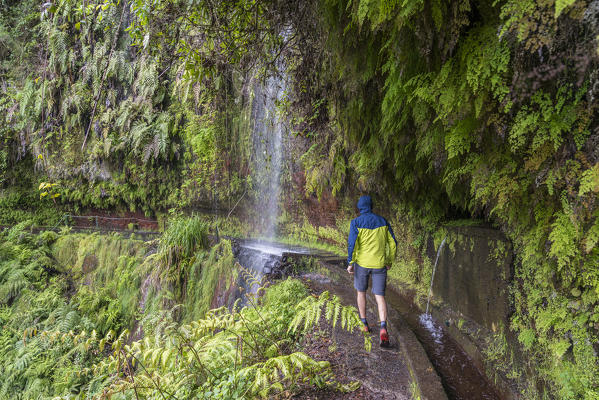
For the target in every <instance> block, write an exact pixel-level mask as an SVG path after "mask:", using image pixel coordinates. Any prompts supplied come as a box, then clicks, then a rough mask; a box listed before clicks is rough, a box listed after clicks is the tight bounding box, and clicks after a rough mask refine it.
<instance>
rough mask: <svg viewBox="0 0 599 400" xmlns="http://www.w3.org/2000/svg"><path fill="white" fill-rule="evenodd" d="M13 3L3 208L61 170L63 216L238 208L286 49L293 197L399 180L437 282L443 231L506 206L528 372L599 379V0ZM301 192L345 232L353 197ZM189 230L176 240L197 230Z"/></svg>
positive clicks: (577, 384)
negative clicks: (256, 128)
mask: <svg viewBox="0 0 599 400" xmlns="http://www.w3.org/2000/svg"><path fill="white" fill-rule="evenodd" d="M0 11H1V13H0V14H1V15H0V57H1V60H2V61H1V64H0V79H1V82H2V86H1V87H0V118H2V124H0V185H2V190H3V193H2V195H1V196H0V206H2V205H5V207H0V218H2V221H5V222H9V223H14V222H18V221H19V220H20V219H21V218H24V217H25V216H28V215H30V210H31V208H33V206H34V205H35V203H36V202H37V193H36V194H35V195H32V193H31V192H32V191H33V189H34V188H37V187H38V186H39V183H41V182H51V183H59V185H58V186H57V187H58V188H59V189H57V191H58V192H59V193H60V194H61V195H60V197H58V198H57V199H53V200H51V199H49V198H44V199H41V200H39V204H40V205H42V206H43V207H41V209H43V210H49V211H44V214H43V217H44V218H46V219H49V220H51V219H52V218H54V219H56V214H57V213H56V212H53V211H52V210H54V209H56V208H57V207H59V206H61V204H63V205H66V206H71V207H121V208H123V207H127V208H130V209H140V210H143V211H146V212H147V213H155V212H163V211H164V210H165V209H167V208H169V207H179V208H184V207H188V206H191V205H198V204H203V205H206V204H210V203H212V204H216V203H219V202H220V203H222V204H226V205H227V209H231V208H232V205H233V203H235V201H237V199H239V198H244V195H245V193H246V190H249V191H251V190H252V178H251V172H252V171H251V158H252V154H251V149H252V145H251V143H252V138H251V129H250V128H249V125H248V124H250V123H251V121H250V119H251V118H249V116H250V114H251V112H250V110H251V102H252V98H253V90H252V83H251V82H252V79H254V78H255V77H256V76H262V77H264V76H267V75H268V74H269V71H270V72H271V73H273V72H272V71H275V72H274V73H276V72H280V71H276V70H278V69H284V70H285V71H284V72H285V74H286V76H287V77H288V78H289V87H288V91H287V96H286V98H285V99H284V101H281V103H282V104H280V107H281V109H282V110H284V111H285V112H286V115H288V117H289V118H288V122H289V127H290V128H291V130H292V131H293V132H294V133H295V134H296V137H295V139H294V143H295V145H294V147H292V148H290V149H288V150H289V151H288V153H289V154H288V157H289V158H290V159H293V163H292V165H291V166H289V165H288V167H287V170H286V171H285V174H284V175H283V180H284V183H285V185H286V186H285V187H286V188H287V189H288V193H287V196H288V197H289V198H291V200H290V199H287V200H286V203H285V204H286V205H290V206H289V207H288V208H292V207H296V208H297V207H298V203H300V204H301V202H300V201H299V200H297V198H303V196H304V195H307V196H309V197H316V196H318V197H319V198H321V199H323V198H327V196H329V197H330V195H331V194H332V195H337V196H339V197H341V198H342V199H343V198H344V196H347V197H349V196H350V195H353V194H355V192H356V191H369V192H373V193H374V194H375V196H379V198H386V199H390V200H389V201H388V202H387V203H388V204H393V205H392V206H390V207H389V208H390V211H392V212H393V214H394V217H395V218H394V220H395V225H396V226H398V228H397V231H398V232H400V233H401V234H403V235H404V236H405V237H406V238H407V240H406V243H404V244H403V245H404V248H403V249H402V255H405V257H406V258H405V259H403V261H402V262H404V263H405V264H409V268H406V270H405V271H408V272H409V273H406V274H403V275H401V279H403V280H405V281H409V282H411V283H417V284H422V282H423V281H424V280H425V279H424V277H426V276H428V275H429V274H430V272H427V271H426V269H427V268H428V264H427V263H426V262H424V263H423V262H422V261H421V257H420V254H421V253H422V251H423V249H424V246H425V244H426V240H424V238H425V237H426V234H430V233H431V232H433V231H435V230H436V229H437V228H438V226H439V224H442V223H444V222H446V221H447V220H450V219H454V218H456V217H457V218H464V217H467V218H471V217H475V218H480V219H484V220H486V221H487V222H489V223H492V224H494V225H495V226H497V227H498V228H500V229H502V230H503V231H504V232H505V233H506V234H507V236H508V237H509V238H510V240H511V241H512V242H513V244H514V248H515V251H516V255H517V263H516V266H515V272H516V279H515V280H514V282H513V288H512V291H513V306H514V309H515V312H514V315H513V318H512V326H511V327H510V328H511V329H513V330H514V331H515V332H516V333H517V335H518V337H519V340H520V342H521V344H522V346H523V348H524V349H525V350H526V351H527V352H528V355H529V357H528V360H529V362H530V369H531V370H534V371H535V373H536V375H537V377H538V378H539V379H538V380H539V382H532V381H531V383H530V385H529V386H528V388H522V390H523V391H524V390H526V391H527V393H528V394H529V395H530V396H531V397H535V396H541V395H542V394H544V395H546V396H550V397H551V396H554V397H557V398H564V399H577V398H588V399H591V398H596V397H597V396H599V394H598V393H599V378H598V377H599V367H598V362H597V360H598V356H597V353H598V351H599V347H597V344H596V343H597V340H598V335H599V274H598V269H597V265H598V264H599V247H597V244H598V242H599V204H598V202H597V193H599V150H598V149H599V135H598V134H597V127H598V125H597V109H596V104H597V101H596V98H597V90H598V88H599V86H598V85H597V77H598V75H597V41H596V37H597V35H598V34H599V25H598V24H599V21H598V20H597V5H596V3H595V2H591V1H587V0H555V1H554V0H542V1H532V0H499V1H491V0H477V1H474V0H473V1H470V0H459V1H444V0H414V1H396V0H351V1H339V0H320V1H318V0H312V1H296V2H292V1H268V0H263V1H236V2H209V1H177V0H174V1H156V0H152V1H150V0H135V1H130V2H127V1H124V0H122V1H108V0H107V1H100V0H95V1H89V2H85V5H83V4H82V3H81V2H77V1H73V0H59V1H56V2H54V3H51V2H48V3H43V4H42V2H39V1H34V0H27V1H23V2H16V1H2V2H0ZM281 60H284V62H282V61H281ZM283 67H284V68H283ZM246 198H252V196H251V195H250V196H246ZM257 200H260V199H257ZM309 204H313V203H309ZM19 207H22V208H24V210H18V211H15V209H17V208H19ZM239 208H240V209H241V208H242V207H239ZM5 210H10V211H5ZM287 211H288V212H286V213H284V221H282V222H284V223H286V224H288V225H290V228H289V229H288V231H289V232H291V233H292V234H293V235H294V236H296V237H302V238H305V237H306V235H312V234H313V235H315V236H317V237H323V238H325V239H326V240H328V241H330V242H334V243H335V244H337V245H340V244H341V243H342V241H343V237H344V235H343V233H344V232H345V230H346V229H347V228H346V226H345V225H346V224H345V222H346V220H347V215H341V213H338V215H337V217H339V218H338V221H339V223H338V224H337V226H333V227H329V228H319V227H313V226H312V225H311V224H309V223H307V222H304V220H303V219H300V220H299V222H300V224H299V225H297V222H298V221H296V220H294V218H295V215H294V214H293V213H292V212H291V211H292V210H287ZM305 212H306V213H309V212H310V211H309V210H305ZM40 215H41V214H40ZM38 218H40V219H42V218H41V216H38ZM342 223H343V226H341V225H342ZM294 224H296V225H294ZM302 224H303V225H302ZM313 225H318V224H317V223H314V224H313ZM330 225H333V224H332V223H331V224H330ZM310 240H312V238H311V239H310ZM171 250H173V251H175V252H174V253H168V251H167V250H165V251H167V252H166V253H164V254H165V257H166V259H167V260H168V259H169V257H171V258H172V257H173V256H174V257H176V254H178V253H177V252H178V251H183V252H185V251H186V250H185V249H181V250H176V249H174V248H173V249H171ZM223 251H224V250H223ZM169 254H170V255H169ZM188 265H190V266H191V268H193V266H194V265H196V266H197V263H196V262H195V261H194V262H191V261H190V264H188ZM174 276H175V275H173V278H172V279H174V280H173V281H171V282H174V281H176V280H177V279H179V278H175V277H174ZM15 279H16V278H15ZM15 282H16V281H15ZM17 286H18V285H17ZM6 290H8V289H6ZM7 293H12V292H11V291H10V290H8V292H7ZM180 295H181V293H178V294H177V296H180Z"/></svg>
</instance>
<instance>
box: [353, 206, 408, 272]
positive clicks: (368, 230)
mask: <svg viewBox="0 0 599 400" xmlns="http://www.w3.org/2000/svg"><path fill="white" fill-rule="evenodd" d="M358 210H360V216H359V217H358V218H354V219H353V220H352V222H351V224H350V226H349V238H348V241H347V253H348V254H347V262H348V263H349V264H352V263H356V264H358V265H359V266H361V267H364V268H382V267H384V266H391V264H392V262H393V259H395V250H396V248H397V241H396V240H395V235H394V234H393V229H391V225H389V222H387V220H386V219H385V218H383V217H381V216H380V215H376V214H374V213H373V212H372V199H371V198H370V196H362V197H360V200H358Z"/></svg>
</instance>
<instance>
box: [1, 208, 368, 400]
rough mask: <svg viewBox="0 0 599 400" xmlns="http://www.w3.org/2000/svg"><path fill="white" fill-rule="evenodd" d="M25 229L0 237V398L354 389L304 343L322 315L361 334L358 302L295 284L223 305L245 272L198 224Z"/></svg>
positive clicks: (27, 224) (212, 395)
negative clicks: (122, 229) (156, 232)
mask: <svg viewBox="0 0 599 400" xmlns="http://www.w3.org/2000/svg"><path fill="white" fill-rule="evenodd" d="M31 228H32V224H31V222H23V223H21V224H19V225H16V226H14V227H13V228H11V229H6V230H4V231H2V232H0V326H1V327H2V329H1V330H0V376H2V377H3V379H2V382H0V399H12V398H39V399H55V398H61V399H67V398H68V399H84V398H85V399H88V398H97V399H104V398H119V399H121V398H122V399H134V398H138V396H141V398H157V397H161V396H163V395H165V394H171V395H176V396H177V397H178V398H187V397H190V396H191V397H194V398H206V399H212V398H215V397H216V398H219V396H221V397H223V396H224V398H257V397H263V398H266V397H268V396H270V395H271V394H276V393H280V392H282V391H287V390H291V391H298V390H300V389H301V388H304V389H305V388H309V387H315V388H318V390H325V391H339V390H340V391H352V390H355V389H356V388H357V387H358V386H359V384H358V383H357V382H346V383H340V382H339V381H337V380H336V379H335V375H334V373H333V371H332V369H331V365H330V364H329V363H328V362H327V361H315V360H314V359H312V358H311V357H309V356H307V355H306V354H304V353H303V352H302V348H301V343H300V342H301V339H302V337H303V335H304V334H305V333H306V332H308V331H312V330H313V329H314V327H315V324H317V323H318V322H319V319H318V318H316V319H315V318H314V317H315V316H317V315H318V316H320V315H321V312H324V311H323V310H327V311H326V315H327V317H326V319H327V320H328V321H329V323H331V324H333V325H335V324H336V323H337V322H338V323H339V325H340V326H343V327H344V328H345V329H347V330H349V331H353V330H354V329H356V330H357V327H359V326H360V320H359V318H358V316H357V313H356V312H355V308H354V307H344V306H342V305H341V304H340V302H339V300H338V299H336V298H335V297H330V296H328V294H327V295H325V296H323V297H321V298H318V297H313V296H311V295H309V294H308V291H307V289H306V287H305V286H304V285H303V284H301V283H300V282H299V281H298V280H293V279H289V280H287V281H284V282H282V283H280V284H277V285H273V286H272V287H268V288H265V289H266V290H260V293H263V294H264V296H263V298H257V297H253V296H251V295H249V294H248V296H249V297H248V299H249V300H248V301H249V302H250V304H251V305H252V306H253V307H249V308H243V309H240V307H239V305H237V306H233V303H234V302H235V300H236V299H237V298H238V297H239V296H240V293H239V291H238V289H237V283H238V277H239V270H240V268H241V267H240V266H239V264H237V263H236V262H235V259H234V257H233V253H232V249H231V243H230V242H229V241H228V240H221V241H220V242H218V243H210V241H209V238H208V235H207V225H206V224H205V223H203V222H202V221H201V220H200V219H198V218H179V219H175V220H173V221H171V223H170V224H169V228H168V229H167V231H166V232H165V233H164V234H163V236H162V237H161V238H160V239H157V240H154V241H150V242H145V241H142V240H139V239H137V238H136V237H135V235H131V237H124V236H122V235H120V234H100V233H93V234H83V233H70V232H69V231H68V229H64V230H63V231H61V232H54V231H43V232H40V233H32V229H31ZM245 273H246V274H247V273H248V272H247V271H246V272H245ZM323 307H324V309H323ZM337 319H339V321H337ZM365 343H366V342H365ZM367 343H368V344H369V341H368V342H367Z"/></svg>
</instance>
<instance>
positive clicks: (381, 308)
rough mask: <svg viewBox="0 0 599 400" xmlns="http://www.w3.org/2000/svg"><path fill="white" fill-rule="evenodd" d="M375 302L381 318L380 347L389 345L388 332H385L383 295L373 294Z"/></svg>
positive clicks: (385, 307)
mask: <svg viewBox="0 0 599 400" xmlns="http://www.w3.org/2000/svg"><path fill="white" fill-rule="evenodd" d="M374 297H375V298H376V304H377V306H378V309H379V318H380V320H381V330H380V331H379V333H380V336H381V347H389V334H388V333H387V302H386V301H385V296H381V295H378V294H375V295H374Z"/></svg>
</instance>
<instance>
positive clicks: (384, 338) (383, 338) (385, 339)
mask: <svg viewBox="0 0 599 400" xmlns="http://www.w3.org/2000/svg"><path fill="white" fill-rule="evenodd" d="M380 337H381V343H380V346H381V347H390V343H389V334H388V333H387V329H386V328H381V331H380Z"/></svg>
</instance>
